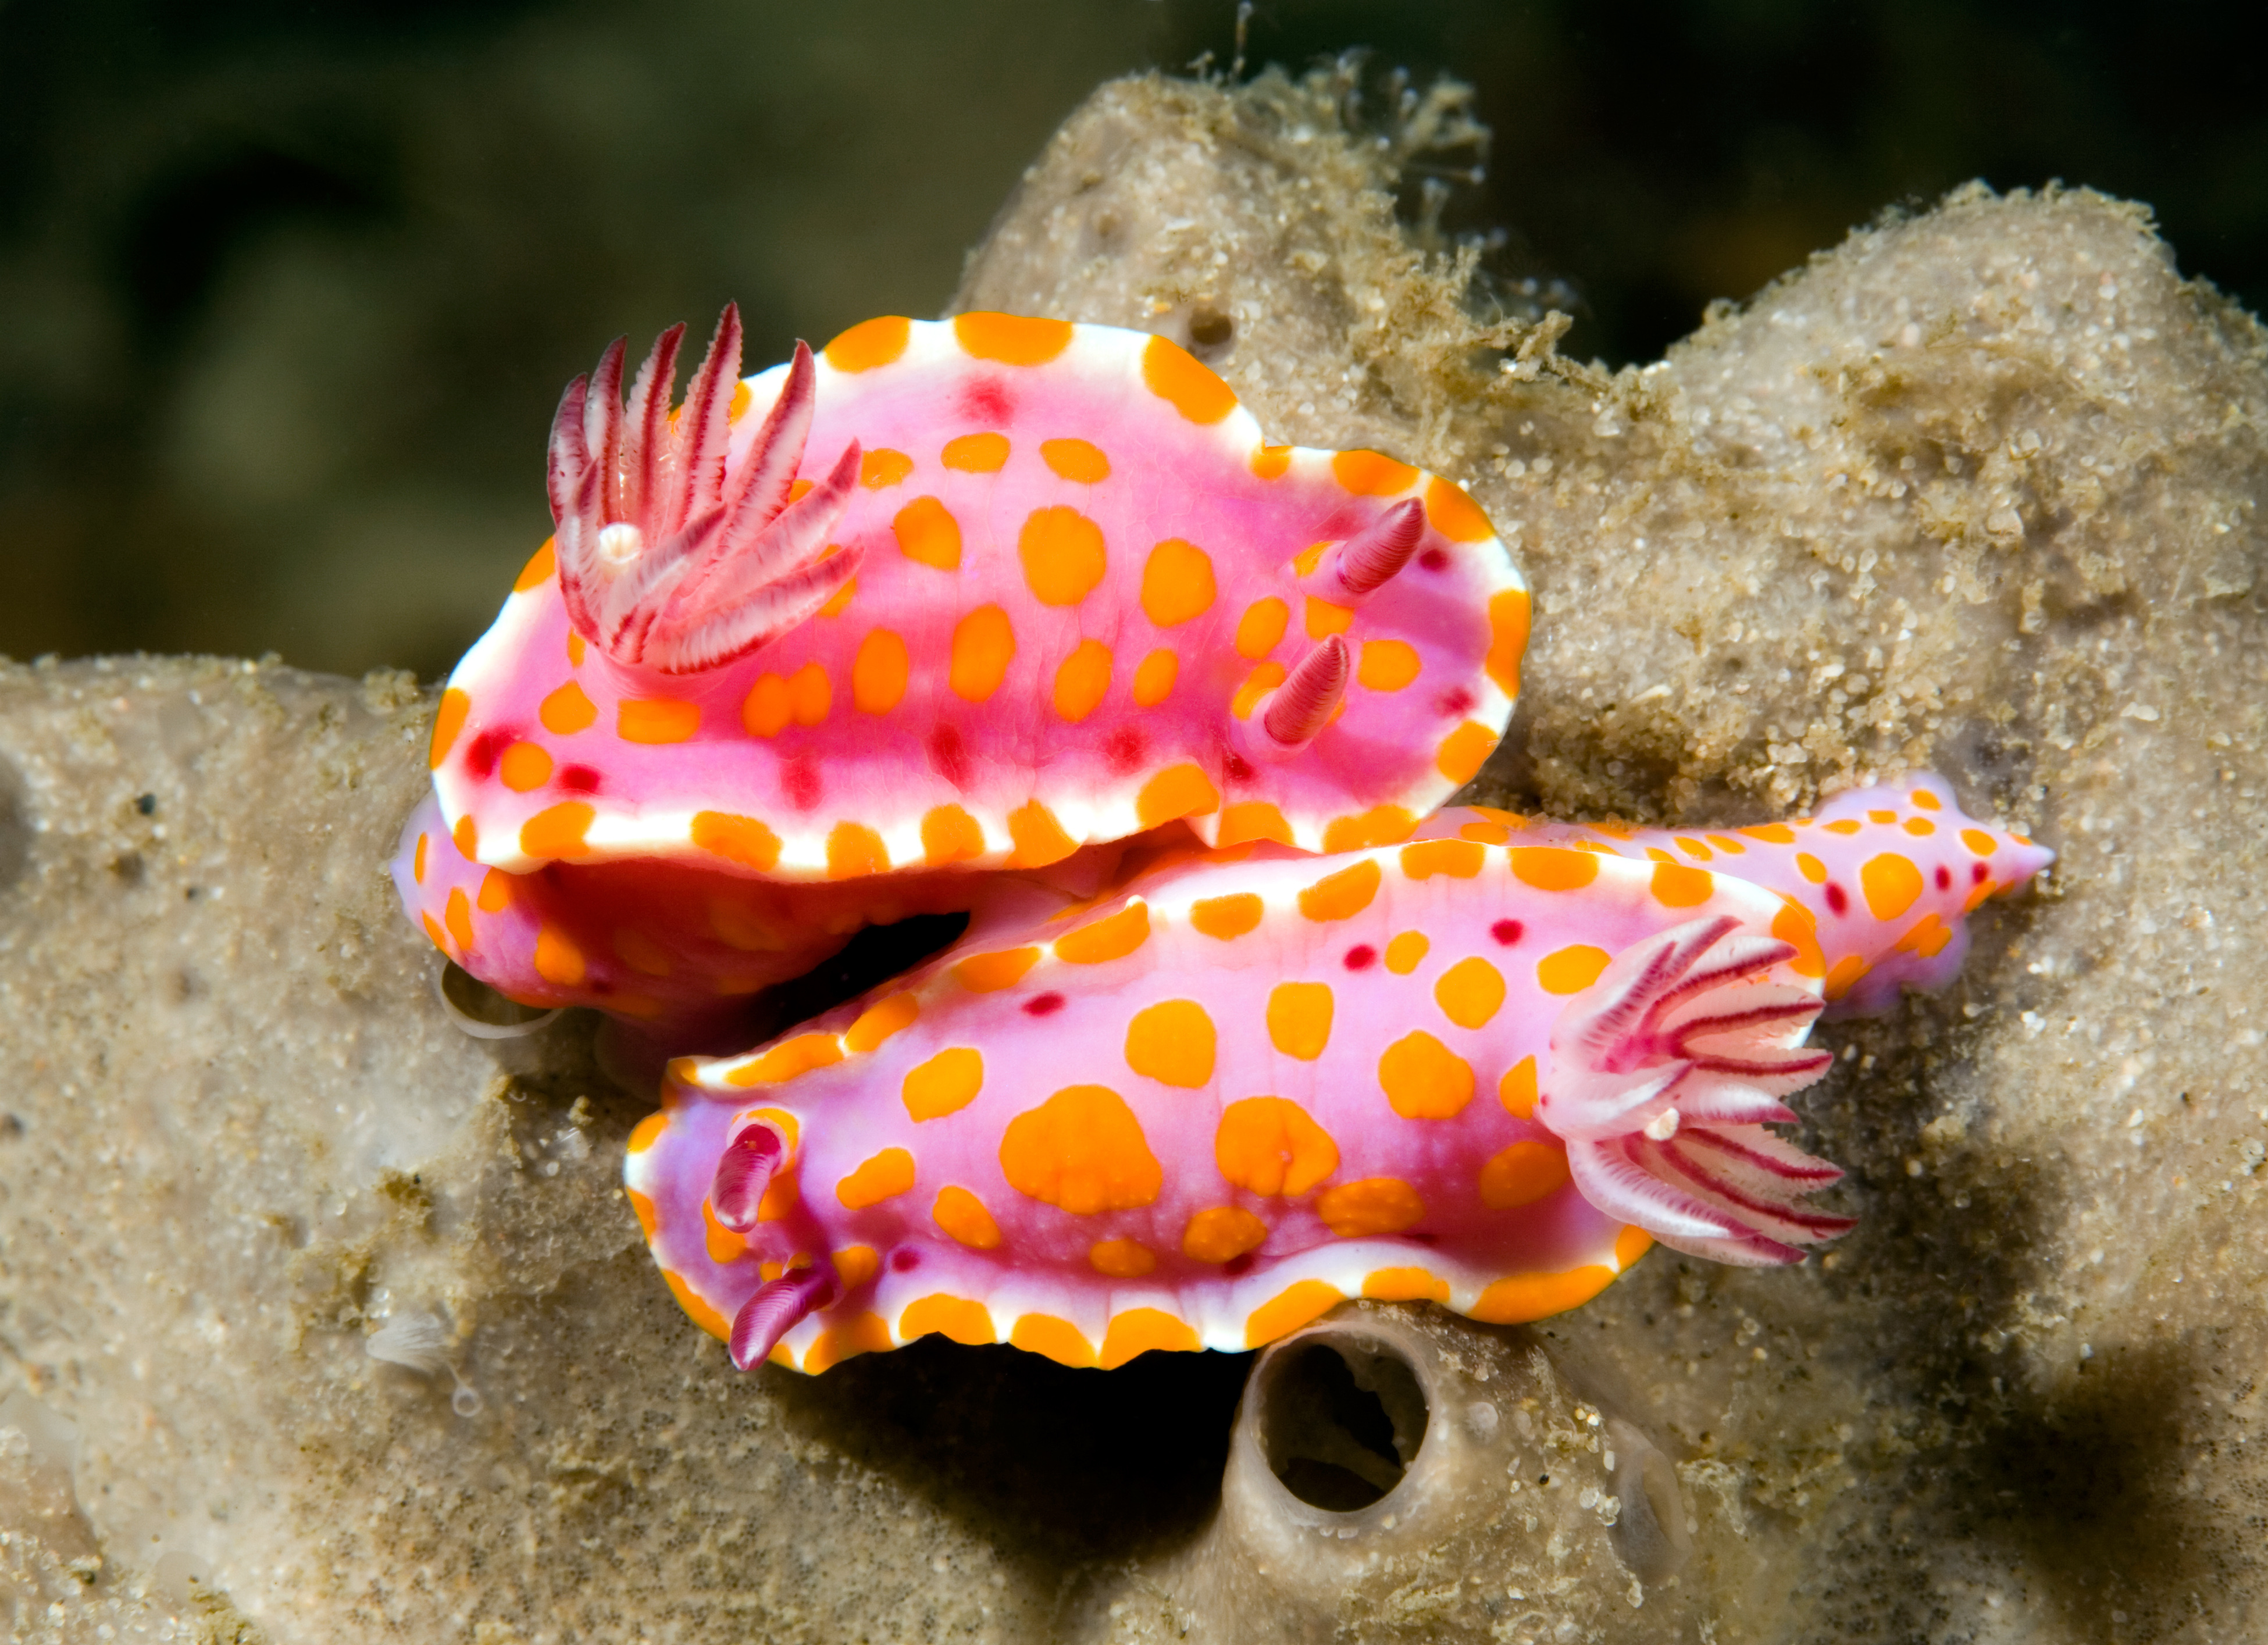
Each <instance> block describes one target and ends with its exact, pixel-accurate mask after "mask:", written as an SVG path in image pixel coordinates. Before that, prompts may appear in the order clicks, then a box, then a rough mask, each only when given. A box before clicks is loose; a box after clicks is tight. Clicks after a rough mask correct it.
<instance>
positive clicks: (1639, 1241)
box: [1615, 1227, 1653, 1273]
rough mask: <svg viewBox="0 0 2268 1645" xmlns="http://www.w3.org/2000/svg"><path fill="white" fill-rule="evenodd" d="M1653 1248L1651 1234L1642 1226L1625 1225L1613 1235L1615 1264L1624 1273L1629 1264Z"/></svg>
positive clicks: (1626, 1271) (1628, 1269)
mask: <svg viewBox="0 0 2268 1645" xmlns="http://www.w3.org/2000/svg"><path fill="white" fill-rule="evenodd" d="M1651 1250H1653V1235H1652V1234H1649V1233H1647V1232H1646V1230H1644V1229H1643V1228H1638V1227H1625V1228H1624V1230H1623V1231H1622V1232H1621V1233H1619V1234H1616V1236H1615V1264H1616V1267H1619V1268H1621V1269H1622V1270H1623V1271H1624V1273H1628V1272H1629V1271H1630V1265H1631V1263H1633V1262H1636V1261H1637V1260H1638V1259H1639V1258H1640V1257H1642V1256H1644V1255H1646V1252H1649V1251H1651Z"/></svg>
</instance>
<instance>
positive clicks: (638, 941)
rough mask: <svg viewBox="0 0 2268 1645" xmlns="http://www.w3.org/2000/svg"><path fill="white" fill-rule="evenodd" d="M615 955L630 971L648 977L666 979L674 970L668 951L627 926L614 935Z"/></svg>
mask: <svg viewBox="0 0 2268 1645" xmlns="http://www.w3.org/2000/svg"><path fill="white" fill-rule="evenodd" d="M614 946H615V955H616V956H617V957H618V958H620V959H621V960H622V963H623V964H624V965H626V966H629V967H630V969H631V970H632V971H635V972H637V973H640V974H642V975H644V976H648V977H666V976H667V975H669V974H670V973H671V972H672V971H673V970H674V969H675V967H674V966H671V964H670V963H669V951H667V950H666V949H665V948H663V947H662V945H661V944H659V943H657V942H655V941H654V940H653V939H652V937H650V936H645V935H644V933H643V932H639V931H633V930H631V929H630V928H628V927H627V926H625V927H623V928H622V929H620V930H617V931H616V932H615V942H614Z"/></svg>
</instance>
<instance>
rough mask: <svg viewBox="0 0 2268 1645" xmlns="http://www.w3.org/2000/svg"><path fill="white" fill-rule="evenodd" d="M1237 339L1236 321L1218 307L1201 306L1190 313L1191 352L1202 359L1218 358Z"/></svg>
mask: <svg viewBox="0 0 2268 1645" xmlns="http://www.w3.org/2000/svg"><path fill="white" fill-rule="evenodd" d="M1234 341H1236V322H1235V321H1234V320H1233V319H1230V318H1229V317H1228V316H1227V315H1226V314H1224V313H1222V312H1220V311H1219V309H1217V308H1199V309H1197V310H1195V311H1194V312H1191V313H1190V315H1189V352H1190V353H1191V354H1194V355H1195V356H1197V358H1198V359H1200V360H1217V359H1219V357H1220V356H1222V355H1224V354H1226V353H1227V352H1228V346H1229V344H1231V343H1232V342H1234Z"/></svg>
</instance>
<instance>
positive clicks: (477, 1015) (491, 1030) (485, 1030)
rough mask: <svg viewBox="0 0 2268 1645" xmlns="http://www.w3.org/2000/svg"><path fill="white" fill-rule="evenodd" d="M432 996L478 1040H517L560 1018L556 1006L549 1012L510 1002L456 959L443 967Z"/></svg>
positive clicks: (454, 1019) (456, 1022)
mask: <svg viewBox="0 0 2268 1645" xmlns="http://www.w3.org/2000/svg"><path fill="white" fill-rule="evenodd" d="M433 992H434V993H435V994H437V995H439V996H440V1000H441V1009H442V1010H445V1011H446V1012H448V1013H449V1018H450V1020H451V1021H452V1022H453V1023H455V1024H457V1026H458V1027H460V1028H461V1029H463V1030H464V1031H465V1032H467V1033H468V1034H470V1035H471V1036H472V1037H473V1038H474V1039H520V1038H521V1037H522V1036H524V1035H527V1034H532V1033H534V1032H536V1031H537V1030H538V1029H540V1028H542V1027H544V1026H545V1025H546V1024H549V1022H550V1021H551V1019H552V1018H553V1017H556V1016H558V1015H559V1010H558V1008H557V1007H556V1006H555V1007H554V1008H552V1009H551V1010H544V1009H543V1007H541V1006H540V1005H522V1004H521V1003H520V1002H519V1001H518V1000H513V999H507V998H506V997H505V996H504V995H501V994H498V993H497V991H496V990H495V989H494V988H490V987H489V985H488V984H487V983H485V982H482V980H480V979H479V978H478V977H476V976H475V975H473V973H471V972H469V971H467V970H466V969H465V968H464V967H463V966H460V965H459V964H458V963H457V962H456V961H455V960H453V959H452V960H450V961H448V962H447V963H446V965H444V966H442V968H441V974H440V975H439V976H438V978H436V979H435V980H434V982H433Z"/></svg>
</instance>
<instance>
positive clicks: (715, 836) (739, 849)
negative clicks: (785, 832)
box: [693, 811, 780, 874]
mask: <svg viewBox="0 0 2268 1645" xmlns="http://www.w3.org/2000/svg"><path fill="white" fill-rule="evenodd" d="M693 843H694V845H695V846H696V847H697V848H700V849H701V850H703V851H707V852H710V853H711V854H712V855H713V856H721V857H724V858H725V859H726V860H727V861H729V862H733V863H740V864H742V865H743V866H745V867H747V868H752V869H754V870H756V872H757V873H759V874H768V873H770V871H771V870H772V869H773V868H774V867H775V866H776V865H777V863H778V862H779V854H780V841H779V836H778V835H777V834H774V833H773V832H772V831H771V830H770V828H768V827H766V826H764V825H763V824H762V823H760V822H758V821H757V820H756V819H755V818H753V817H740V816H736V815H734V814H733V812H731V811H696V812H694V813H693Z"/></svg>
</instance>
